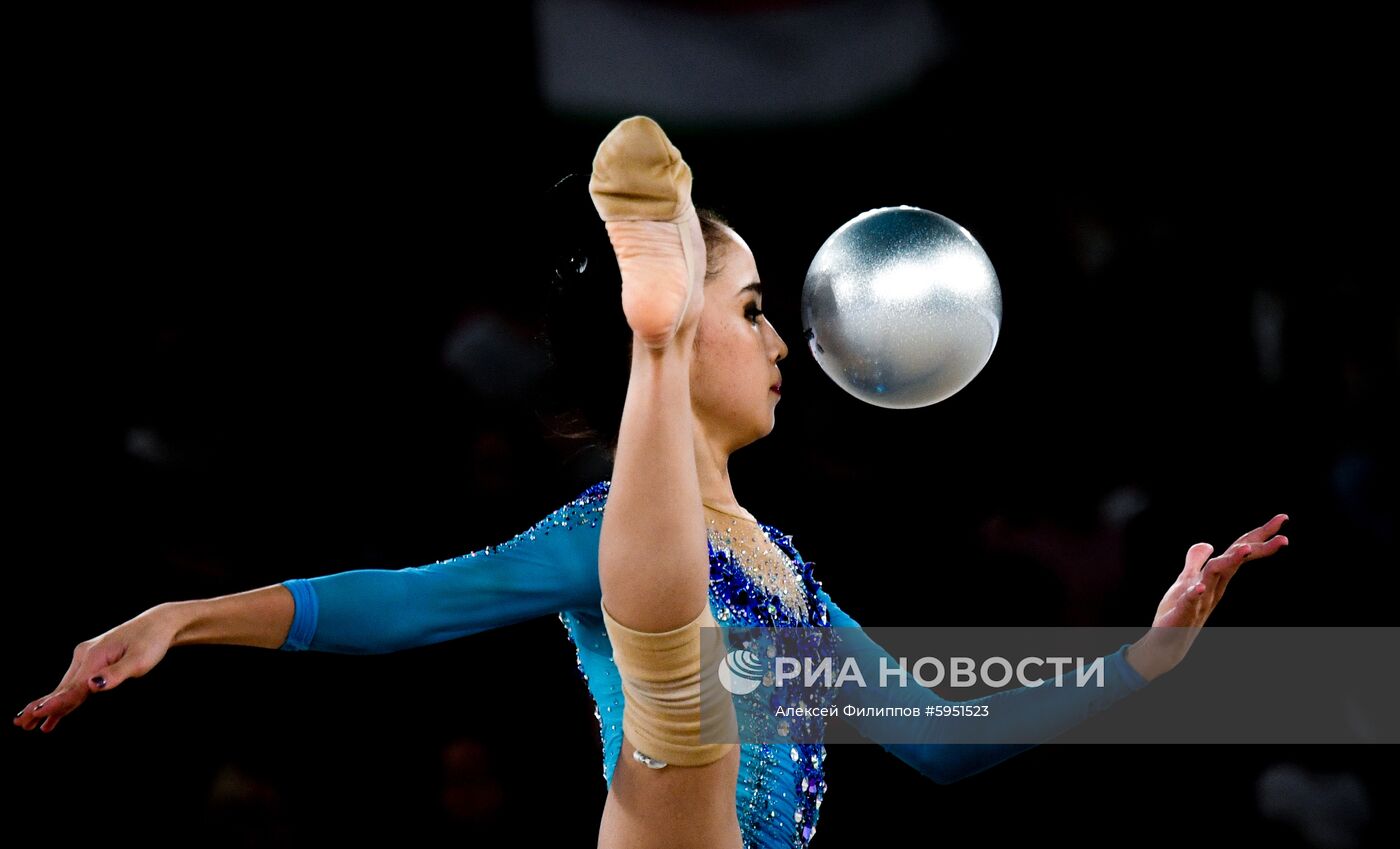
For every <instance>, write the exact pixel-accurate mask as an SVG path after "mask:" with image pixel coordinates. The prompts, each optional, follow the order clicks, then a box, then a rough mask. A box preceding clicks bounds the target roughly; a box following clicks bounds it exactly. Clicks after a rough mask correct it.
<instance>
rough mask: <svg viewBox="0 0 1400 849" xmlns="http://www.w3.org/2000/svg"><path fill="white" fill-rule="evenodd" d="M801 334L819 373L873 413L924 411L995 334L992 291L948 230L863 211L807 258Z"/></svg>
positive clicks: (917, 213) (950, 389)
mask: <svg viewBox="0 0 1400 849" xmlns="http://www.w3.org/2000/svg"><path fill="white" fill-rule="evenodd" d="M802 328H803V330H802V333H803V337H804V338H805V339H806V340H807V347H808V349H809V350H810V351H811V352H812V356H813V357H814V358H815V359H816V361H817V364H818V365H820V366H821V367H822V371H825V372H826V373H827V376H829V377H830V378H831V379H832V380H834V381H835V382H836V384H837V385H838V386H840V387H841V388H842V389H844V390H846V391H847V392H849V393H851V394H852V395H854V396H855V397H857V398H859V399H860V400H862V401H865V402H867V403H869V404H874V405H875V406H877V407H888V408H890V409H896V410H907V409H912V408H914V407H927V406H928V405H930V404H936V403H938V402H939V401H942V400H943V399H945V398H947V397H949V396H951V395H953V394H954V393H956V392H957V391H958V390H960V389H962V388H963V387H964V386H966V385H967V384H968V383H970V382H972V379H973V378H974V377H976V376H977V374H978V372H980V371H982V367H983V366H985V365H986V364H987V360H989V359H990V358H991V356H992V349H993V348H995V347H996V344H997V336H998V334H999V333H1000V331H1001V286H1000V285H999V284H998V283H997V275H996V271H995V270H993V269H992V262H991V260H990V259H988V258H987V253H986V251H984V250H982V246H981V245H979V244H978V243H977V240H976V239H974V238H972V234H971V233H969V232H967V230H966V229H965V228H964V227H962V226H961V225H959V224H958V223H957V222H955V221H952V220H950V219H948V218H945V217H944V216H942V215H939V214H938V213H936V212H929V211H928V210H926V209H919V208H918V207H914V206H889V207H883V208H881V209H872V210H870V211H869V212H863V213H861V214H860V215H857V216H856V217H855V218H852V219H851V220H850V221H847V222H846V223H845V224H842V225H841V226H840V227H839V228H838V229H837V230H836V232H835V233H832V234H831V236H830V237H829V238H827V240H826V242H825V243H824V244H823V245H822V246H821V248H820V249H819V250H818V251H817V255H816V257H815V258H814V259H813V260H812V265H811V267H810V268H808V269H807V279H806V281H805V282H804V283H803V286H802Z"/></svg>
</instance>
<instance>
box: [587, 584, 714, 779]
mask: <svg viewBox="0 0 1400 849" xmlns="http://www.w3.org/2000/svg"><path fill="white" fill-rule="evenodd" d="M600 607H602V611H603V623H604V625H605V626H606V628H607V631H608V639H609V640H611V642H612V649H613V662H614V663H616V664H617V671H618V673H619V674H620V676H621V677H622V693H623V698H624V703H623V710H622V733H623V736H625V737H626V738H627V739H628V740H631V741H632V745H633V747H635V748H636V750H637V751H638V752H640V753H641V754H643V755H646V756H647V757H649V758H653V759H658V760H661V761H664V762H665V763H666V764H674V765H676V766H704V765H705V764H709V763H713V762H715V761H717V760H719V759H720V758H722V757H724V755H725V754H726V753H727V752H728V751H729V750H730V749H731V748H732V747H733V746H735V745H736V744H737V742H738V733H737V723H736V720H735V715H734V703H733V702H732V701H731V700H730V695H729V691H728V690H726V689H725V688H724V686H723V685H722V684H721V683H720V680H719V673H718V668H717V667H715V668H710V669H703V670H702V669H701V659H702V652H701V649H702V645H703V647H704V648H706V649H707V651H705V652H704V655H703V656H704V658H705V659H707V660H708V659H710V658H716V659H719V658H723V657H724V652H723V645H724V641H723V637H722V636H721V634H720V631H719V627H720V626H719V623H717V622H716V621H715V618H714V615H713V614H712V613H711V612H710V605H709V600H708V599H706V602H705V607H704V609H703V610H701V611H700V615H699V616H696V617H695V618H694V619H692V620H691V621H690V622H689V623H687V624H685V625H682V626H680V627H679V628H676V629H674V630H671V631H660V632H647V631H637V630H634V629H632V628H628V627H627V626H625V625H623V624H621V623H619V622H618V621H617V620H616V619H614V618H613V617H612V615H611V614H610V613H608V609H607V607H605V606H602V605H600ZM702 720H703V726H702ZM702 729H703V733H702ZM702 737H703V738H704V739H706V740H712V741H725V740H727V741H730V742H705V743H702V742H700V741H701V738H702Z"/></svg>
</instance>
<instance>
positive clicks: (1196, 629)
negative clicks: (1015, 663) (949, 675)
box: [817, 513, 1288, 784]
mask: <svg viewBox="0 0 1400 849" xmlns="http://www.w3.org/2000/svg"><path fill="white" fill-rule="evenodd" d="M1286 521H1288V516H1287V514H1284V513H1279V514H1277V515H1276V516H1274V517H1273V518H1272V519H1270V520H1269V521H1268V522H1266V523H1265V524H1263V525H1261V526H1259V527H1257V528H1255V529H1254V530H1252V531H1248V532H1246V533H1245V534H1243V535H1241V536H1240V537H1239V538H1238V539H1236V540H1235V542H1234V543H1233V544H1232V545H1231V546H1230V547H1229V548H1227V549H1226V550H1225V551H1224V552H1222V553H1221V554H1220V555H1219V556H1218V557H1215V558H1211V559H1209V560H1207V558H1208V557H1209V556H1210V554H1211V553H1212V552H1213V550H1214V549H1213V547H1212V546H1211V545H1210V544H1209V543H1197V544H1196V545H1193V546H1191V549H1190V550H1189V551H1188V552H1187V555H1186V563H1185V565H1184V567H1183V568H1182V571H1181V573H1180V574H1179V575H1178V576H1177V579H1176V581H1175V582H1174V583H1173V584H1172V586H1171V587H1170V588H1169V589H1168V590H1167V592H1166V594H1165V595H1164V596H1163V597H1162V602H1161V604H1160V605H1159V606H1158V608H1157V614H1156V617H1155V618H1154V620H1153V622H1152V628H1151V630H1149V631H1148V633H1147V634H1146V635H1144V636H1143V637H1142V638H1140V639H1139V640H1138V641H1137V642H1136V643H1124V644H1122V645H1121V646H1119V647H1118V649H1117V651H1114V652H1113V653H1112V654H1109V655H1107V656H1105V657H1103V658H1100V660H1101V661H1102V662H1103V669H1104V676H1103V686H1102V687H1099V686H1092V687H1085V686H1052V685H1050V684H1048V683H1046V684H1042V685H1041V686H1035V687H1032V686H1025V687H1017V688H1014V689H1010V690H1002V691H999V692H996V693H992V694H990V695H987V696H983V697H981V698H978V699H967V700H959V701H956V702H953V701H949V700H947V699H944V698H943V697H942V696H939V695H938V694H937V693H935V692H934V691H932V690H930V689H927V688H925V687H921V686H911V687H855V688H852V689H851V690H849V691H847V690H843V691H842V692H843V694H846V693H849V694H850V695H851V697H852V698H851V701H852V702H854V703H856V704H859V705H861V706H863V707H876V708H880V707H890V706H898V707H906V708H907V707H913V708H917V709H918V710H919V713H918V714H916V715H924V716H930V715H931V716H932V718H931V719H930V720H927V721H925V722H923V723H921V724H920V725H918V726H916V727H917V728H918V729H919V737H920V739H919V740H918V741H917V742H913V743H881V744H880V745H882V746H883V747H884V748H885V750H886V751H889V752H891V753H892V754H894V755H896V756H898V757H899V758H900V759H901V760H903V761H904V762H905V763H908V764H909V765H910V766H912V767H914V768H915V769H917V770H918V771H919V772H921V773H923V774H924V775H926V776H928V777H929V778H931V779H933V780H934V781H936V782H938V783H940V784H947V783H950V782H953V781H957V780H959V779H962V778H966V777H967V776H969V775H974V774H976V773H979V772H981V771H983V770H984V769H986V768H987V767H989V766H992V765H993V764H997V763H1000V762H1002V761H1004V760H1006V759H1007V758H1010V757H1011V756H1013V755H1015V754H1018V753H1020V752H1024V751H1026V750H1027V749H1030V748H1032V747H1034V746H1036V745H1038V744H1039V743H1041V742H1044V741H1046V740H1049V739H1052V738H1053V737H1055V736H1057V735H1059V734H1061V733H1063V732H1065V731H1067V730H1069V729H1070V728H1073V727H1074V726H1076V725H1078V724H1079V723H1081V722H1083V721H1084V720H1086V719H1088V718H1089V717H1090V716H1092V715H1094V714H1096V713H1099V712H1100V711H1103V710H1106V709H1107V708H1109V707H1110V706H1112V705H1113V704H1115V703H1116V702H1119V701H1121V700H1122V699H1124V698H1126V697H1127V696H1129V695H1131V694H1132V693H1134V692H1137V691H1138V690H1141V689H1142V688H1143V687H1146V686H1147V684H1148V682H1149V681H1151V680H1152V679H1154V678H1156V677H1158V676H1160V675H1163V674H1165V673H1166V672H1168V671H1170V670H1171V669H1172V668H1173V667H1175V666H1176V665H1177V664H1178V663H1180V662H1181V659H1182V658H1183V657H1184V656H1185V654H1186V652H1187V650H1188V649H1189V648H1190V645H1191V643H1192V642H1193V641H1194V640H1195V637H1196V635H1197V634H1199V633H1200V630H1201V628H1202V627H1204V625H1205V622H1206V619H1207V618H1208V617H1209V616H1210V614H1211V612H1212V611H1213V610H1214V609H1215V606H1216V605H1217V604H1218V603H1219V601H1220V597H1221V596H1222V595H1223V594H1224V591H1225V586H1226V584H1228V583H1229V582H1230V580H1231V579H1232V578H1233V577H1234V575H1235V573H1236V572H1238V571H1239V568H1240V565H1241V564H1242V563H1244V562H1245V561H1246V560H1260V559H1263V558H1266V557H1271V556H1273V555H1274V554H1277V553H1278V552H1279V551H1281V550H1282V549H1283V548H1284V547H1285V546H1287V545H1288V538H1287V537H1285V536H1282V535H1280V534H1279V533H1278V531H1279V529H1280V528H1281V527H1282V526H1283V523H1284V522H1286ZM817 594H818V598H820V599H821V600H822V601H824V602H826V605H827V615H828V618H829V620H830V623H831V626H832V627H835V628H842V629H843V630H842V631H841V632H840V636H841V642H842V644H843V649H842V651H843V653H849V654H850V655H851V656H853V657H855V658H856V660H857V663H858V664H859V666H860V668H862V669H872V670H873V669H879V668H880V663H881V661H882V659H888V660H885V663H886V665H887V666H889V667H894V666H897V665H898V663H897V662H896V661H895V660H894V659H893V658H892V657H891V656H890V655H889V653H888V652H886V651H885V650H884V649H882V648H881V647H880V646H879V645H878V644H877V643H876V642H875V641H874V640H872V639H871V638H870V637H869V636H867V635H866V634H865V632H864V631H863V630H860V625H858V624H857V623H856V621H855V620H854V619H853V618H851V616H850V615H848V614H847V613H846V612H845V611H843V610H841V608H840V607H837V606H836V605H835V604H834V603H833V602H832V601H831V596H829V595H827V593H826V591H825V590H824V589H819V590H818V593H817ZM1130 650H1131V651H1132V652H1133V656H1132V662H1131V663H1130V662H1129V658H1128V654H1129V651H1130ZM867 664H868V665H867ZM1064 677H1065V681H1069V680H1070V679H1071V677H1072V676H1071V674H1070V673H1065V676H1064ZM952 704H958V705H987V706H988V707H989V708H990V710H991V715H992V716H994V717H995V718H996V721H997V723H998V727H999V728H1000V729H1002V731H1003V734H1002V735H1001V736H1005V732H1006V731H1007V729H1014V734H1015V736H1017V737H1019V738H1021V739H1023V740H1024V741H1025V742H1015V743H1005V742H979V738H983V739H984V738H985V736H986V735H985V734H984V733H983V732H988V731H990V729H988V728H986V727H984V726H982V725H979V724H978V723H977V722H975V721H958V720H956V719H953V720H951V721H950V720H945V719H941V718H940V717H938V716H937V715H936V714H934V713H932V712H930V711H928V710H927V708H930V707H934V706H943V705H952ZM896 721H899V722H903V721H904V720H896ZM852 722H853V724H854V725H855V726H856V728H857V730H859V731H860V732H861V733H862V734H864V735H865V736H866V737H869V738H871V739H873V740H877V741H878V740H881V739H890V734H891V732H892V728H891V725H890V724H889V723H888V722H887V721H886V720H885V719H883V718H881V717H878V716H877V717H852Z"/></svg>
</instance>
